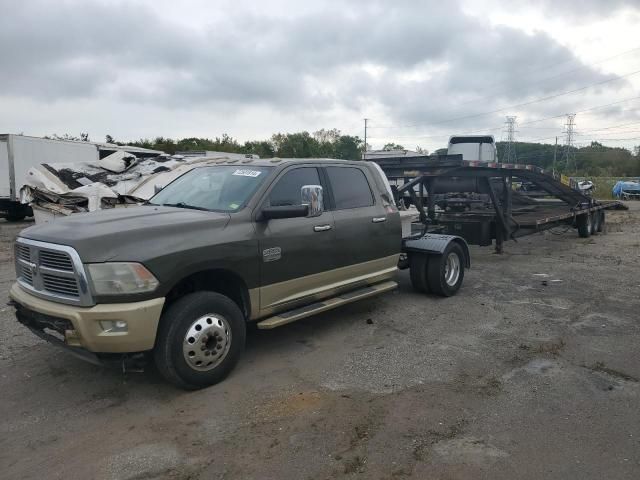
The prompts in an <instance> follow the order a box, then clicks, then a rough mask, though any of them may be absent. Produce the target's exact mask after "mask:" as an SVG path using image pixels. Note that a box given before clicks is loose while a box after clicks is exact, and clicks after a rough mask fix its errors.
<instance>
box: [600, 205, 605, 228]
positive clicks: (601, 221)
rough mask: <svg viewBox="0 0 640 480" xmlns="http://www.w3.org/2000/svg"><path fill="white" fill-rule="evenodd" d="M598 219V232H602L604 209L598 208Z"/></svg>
mask: <svg viewBox="0 0 640 480" xmlns="http://www.w3.org/2000/svg"><path fill="white" fill-rule="evenodd" d="M599 213H600V220H599V221H598V232H602V231H603V230H604V218H605V213H604V210H600V212H599Z"/></svg>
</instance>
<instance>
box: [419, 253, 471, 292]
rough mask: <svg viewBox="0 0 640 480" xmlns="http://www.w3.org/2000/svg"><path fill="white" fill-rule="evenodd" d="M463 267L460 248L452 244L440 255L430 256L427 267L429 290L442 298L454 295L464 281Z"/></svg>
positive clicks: (462, 254) (463, 260) (463, 261)
mask: <svg viewBox="0 0 640 480" xmlns="http://www.w3.org/2000/svg"><path fill="white" fill-rule="evenodd" d="M464 265H465V256H464V252H463V251H462V247H460V245H458V244H457V243H454V242H452V243H450V244H449V245H448V246H447V248H446V249H445V250H444V252H443V253H442V254H441V255H432V256H431V258H430V259H429V263H428V265H427V283H428V284H429V290H431V291H432V292H433V293H436V294H438V295H442V296H443V297H451V296H453V295H455V294H456V293H457V292H458V290H460V286H461V285H462V280H463V279H464Z"/></svg>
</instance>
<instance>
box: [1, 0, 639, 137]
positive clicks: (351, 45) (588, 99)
mask: <svg viewBox="0 0 640 480" xmlns="http://www.w3.org/2000/svg"><path fill="white" fill-rule="evenodd" d="M0 8H1V10H0V11H2V14H1V15H0V46H1V47H2V55H1V56H0V133H20V132H22V133H25V134H27V135H37V136H39V135H46V134H52V133H58V134H63V133H70V134H74V135H78V134H79V132H89V134H90V136H91V139H93V140H102V139H103V138H104V136H105V135H106V134H110V135H112V136H113V137H115V138H116V139H118V140H133V139H138V138H141V137H152V136H157V135H163V136H168V137H173V138H177V137H185V136H208V137H215V136H219V135H221V134H222V133H228V134H230V135H232V136H234V137H236V138H238V139H240V140H247V139H260V138H268V137H269V136H270V135H271V134H272V133H274V132H292V131H300V130H308V131H315V130H318V129H320V128H339V129H341V130H342V131H343V132H344V133H347V134H352V135H359V136H361V137H362V136H363V133H364V132H363V123H364V122H363V119H364V118H365V117H366V118H369V119H370V122H369V124H370V127H371V128H370V130H369V139H370V141H369V143H370V144H371V145H372V146H373V147H374V148H378V147H381V146H382V145H383V144H384V143H386V142H388V141H397V142H399V143H401V144H403V145H404V146H405V147H410V148H411V147H415V146H416V145H420V146H422V147H424V148H428V149H429V150H433V149H435V148H439V147H442V146H445V145H446V141H447V138H448V136H449V135H450V134H454V133H491V134H493V135H495V136H496V137H497V138H498V139H500V138H502V137H503V136H504V121H505V116H506V115H516V116H517V121H518V128H517V130H518V131H517V138H518V139H520V140H523V141H524V140H536V141H543V142H549V143H553V141H554V140H555V136H556V135H559V136H560V139H559V141H560V142H562V140H563V139H562V131H563V124H564V121H565V119H564V117H563V115H564V114H566V113H577V116H576V124H577V132H578V135H577V137H576V138H577V141H578V142H579V143H582V144H584V143H589V142H590V141H592V140H599V141H602V142H603V143H606V144H611V145H620V146H627V147H631V146H633V145H637V144H640V29H639V28H638V25H640V0H626V1H625V0H580V1H578V0H563V1H561V2H559V1H552V0H537V1H535V2H534V1H533V0H529V1H527V0H510V1H500V0H458V1H456V0H449V1H442V0H433V1H431V0H422V1H418V0H414V1H405V0H394V1H378V0H366V1H364V0H363V1H360V0H353V1H346V0H344V1H334V0H318V1H315V2H300V1H293V0H263V1H257V0H254V1H245V0H214V1H212V0H201V1H198V0H194V1H185V0H183V1H181V2H176V1H169V0H147V1H128V2H124V1H107V0H103V1H90V0H82V1H75V2H74V1H53V0H51V1H32V0H22V1H20V2H18V1H13V0H0Z"/></svg>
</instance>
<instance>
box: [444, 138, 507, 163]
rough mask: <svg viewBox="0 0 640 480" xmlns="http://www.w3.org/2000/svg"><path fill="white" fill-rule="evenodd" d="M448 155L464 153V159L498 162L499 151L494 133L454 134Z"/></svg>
mask: <svg viewBox="0 0 640 480" xmlns="http://www.w3.org/2000/svg"><path fill="white" fill-rule="evenodd" d="M447 154H448V155H462V159H463V160H470V161H479V162H497V161H498V152H497V150H496V141H495V139H494V138H493V135H464V136H462V135H461V136H458V135H454V136H452V137H451V138H449V146H448V148H447Z"/></svg>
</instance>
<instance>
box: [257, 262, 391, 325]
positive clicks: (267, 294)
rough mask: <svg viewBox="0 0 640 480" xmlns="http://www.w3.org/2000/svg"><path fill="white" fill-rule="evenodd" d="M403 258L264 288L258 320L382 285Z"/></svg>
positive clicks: (310, 276)
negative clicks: (300, 306)
mask: <svg viewBox="0 0 640 480" xmlns="http://www.w3.org/2000/svg"><path fill="white" fill-rule="evenodd" d="M399 256H400V255H399V254H395V255H390V256H388V257H384V258H378V259H376V260H371V261H369V262H363V263H357V264H355V265H349V266H347V267H340V268H336V269H334V270H328V271H326V272H321V273H315V274H313V275H307V276H306V277H300V278H295V279H292V280H287V281H285V282H279V283H274V284H272V285H267V286H265V287H261V288H260V311H259V313H258V315H257V316H256V317H253V318H254V319H255V318H260V317H265V316H267V315H271V314H273V313H275V312H277V311H282V310H290V309H291V308H294V307H295V306H296V304H300V303H309V302H313V301H316V300H321V299H323V298H328V297H332V296H335V295H337V294H339V293H340V292H343V291H347V290H353V289H354V288H357V287H358V286H366V285H372V284H376V283H380V282H382V281H384V280H387V279H390V278H391V277H393V275H394V274H395V272H396V271H397V266H398V257H399Z"/></svg>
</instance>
